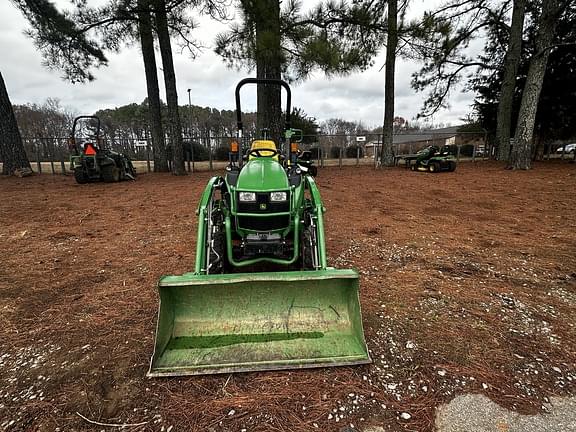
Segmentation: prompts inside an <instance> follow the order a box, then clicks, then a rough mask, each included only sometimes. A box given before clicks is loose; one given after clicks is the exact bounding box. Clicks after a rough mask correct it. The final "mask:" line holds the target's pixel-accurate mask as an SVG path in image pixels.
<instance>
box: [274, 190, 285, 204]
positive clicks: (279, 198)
mask: <svg viewBox="0 0 576 432" xmlns="http://www.w3.org/2000/svg"><path fill="white" fill-rule="evenodd" d="M270 201H272V202H278V201H286V192H272V193H271V194H270Z"/></svg>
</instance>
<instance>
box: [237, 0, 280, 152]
mask: <svg viewBox="0 0 576 432" xmlns="http://www.w3.org/2000/svg"><path fill="white" fill-rule="evenodd" d="M243 4H244V5H245V6H244V7H245V10H246V11H247V12H248V13H249V14H250V16H251V18H252V19H253V20H254V22H255V25H256V77H257V78H269V79H280V78H281V77H282V74H281V70H282V68H281V64H282V60H281V52H282V51H281V47H280V2H279V1H278V0H254V1H251V2H246V1H244V2H243ZM257 92H258V96H257V98H258V104H257V111H258V116H257V120H256V129H257V133H258V134H260V133H261V131H262V130H263V129H268V131H269V132H268V133H269V135H270V138H271V139H272V140H274V141H275V142H276V143H280V142H281V139H282V132H283V129H284V128H283V125H282V106H281V105H282V98H281V95H282V89H281V88H280V87H279V86H277V85H274V86H271V85H258V90H257Z"/></svg>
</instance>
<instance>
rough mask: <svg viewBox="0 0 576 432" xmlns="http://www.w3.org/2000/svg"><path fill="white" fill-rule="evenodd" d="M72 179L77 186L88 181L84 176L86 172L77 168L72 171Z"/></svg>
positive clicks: (86, 176)
mask: <svg viewBox="0 0 576 432" xmlns="http://www.w3.org/2000/svg"><path fill="white" fill-rule="evenodd" d="M74 179H75V180H76V183H78V184H85V183H88V181H90V179H89V178H88V175H87V174H86V171H84V168H82V167H77V168H75V169H74Z"/></svg>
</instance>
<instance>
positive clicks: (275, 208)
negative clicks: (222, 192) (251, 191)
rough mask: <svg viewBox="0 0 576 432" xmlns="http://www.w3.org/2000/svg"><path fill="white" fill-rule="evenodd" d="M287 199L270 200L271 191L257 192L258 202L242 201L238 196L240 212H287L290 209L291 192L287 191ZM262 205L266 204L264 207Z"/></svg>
mask: <svg viewBox="0 0 576 432" xmlns="http://www.w3.org/2000/svg"><path fill="white" fill-rule="evenodd" d="M286 194H287V195H286V197H287V199H286V201H284V202H270V194H269V193H263V192H261V193H257V194H256V202H242V201H240V198H239V197H238V198H237V202H238V213H285V212H289V211H290V192H286ZM262 206H265V207H264V208H263V207H262Z"/></svg>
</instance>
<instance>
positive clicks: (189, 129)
mask: <svg viewBox="0 0 576 432" xmlns="http://www.w3.org/2000/svg"><path fill="white" fill-rule="evenodd" d="M191 91H192V89H188V111H189V112H188V124H189V125H190V126H189V128H188V134H189V141H190V157H191V159H192V172H194V141H193V140H192V99H191V98H190V92H191ZM188 168H190V166H188Z"/></svg>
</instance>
